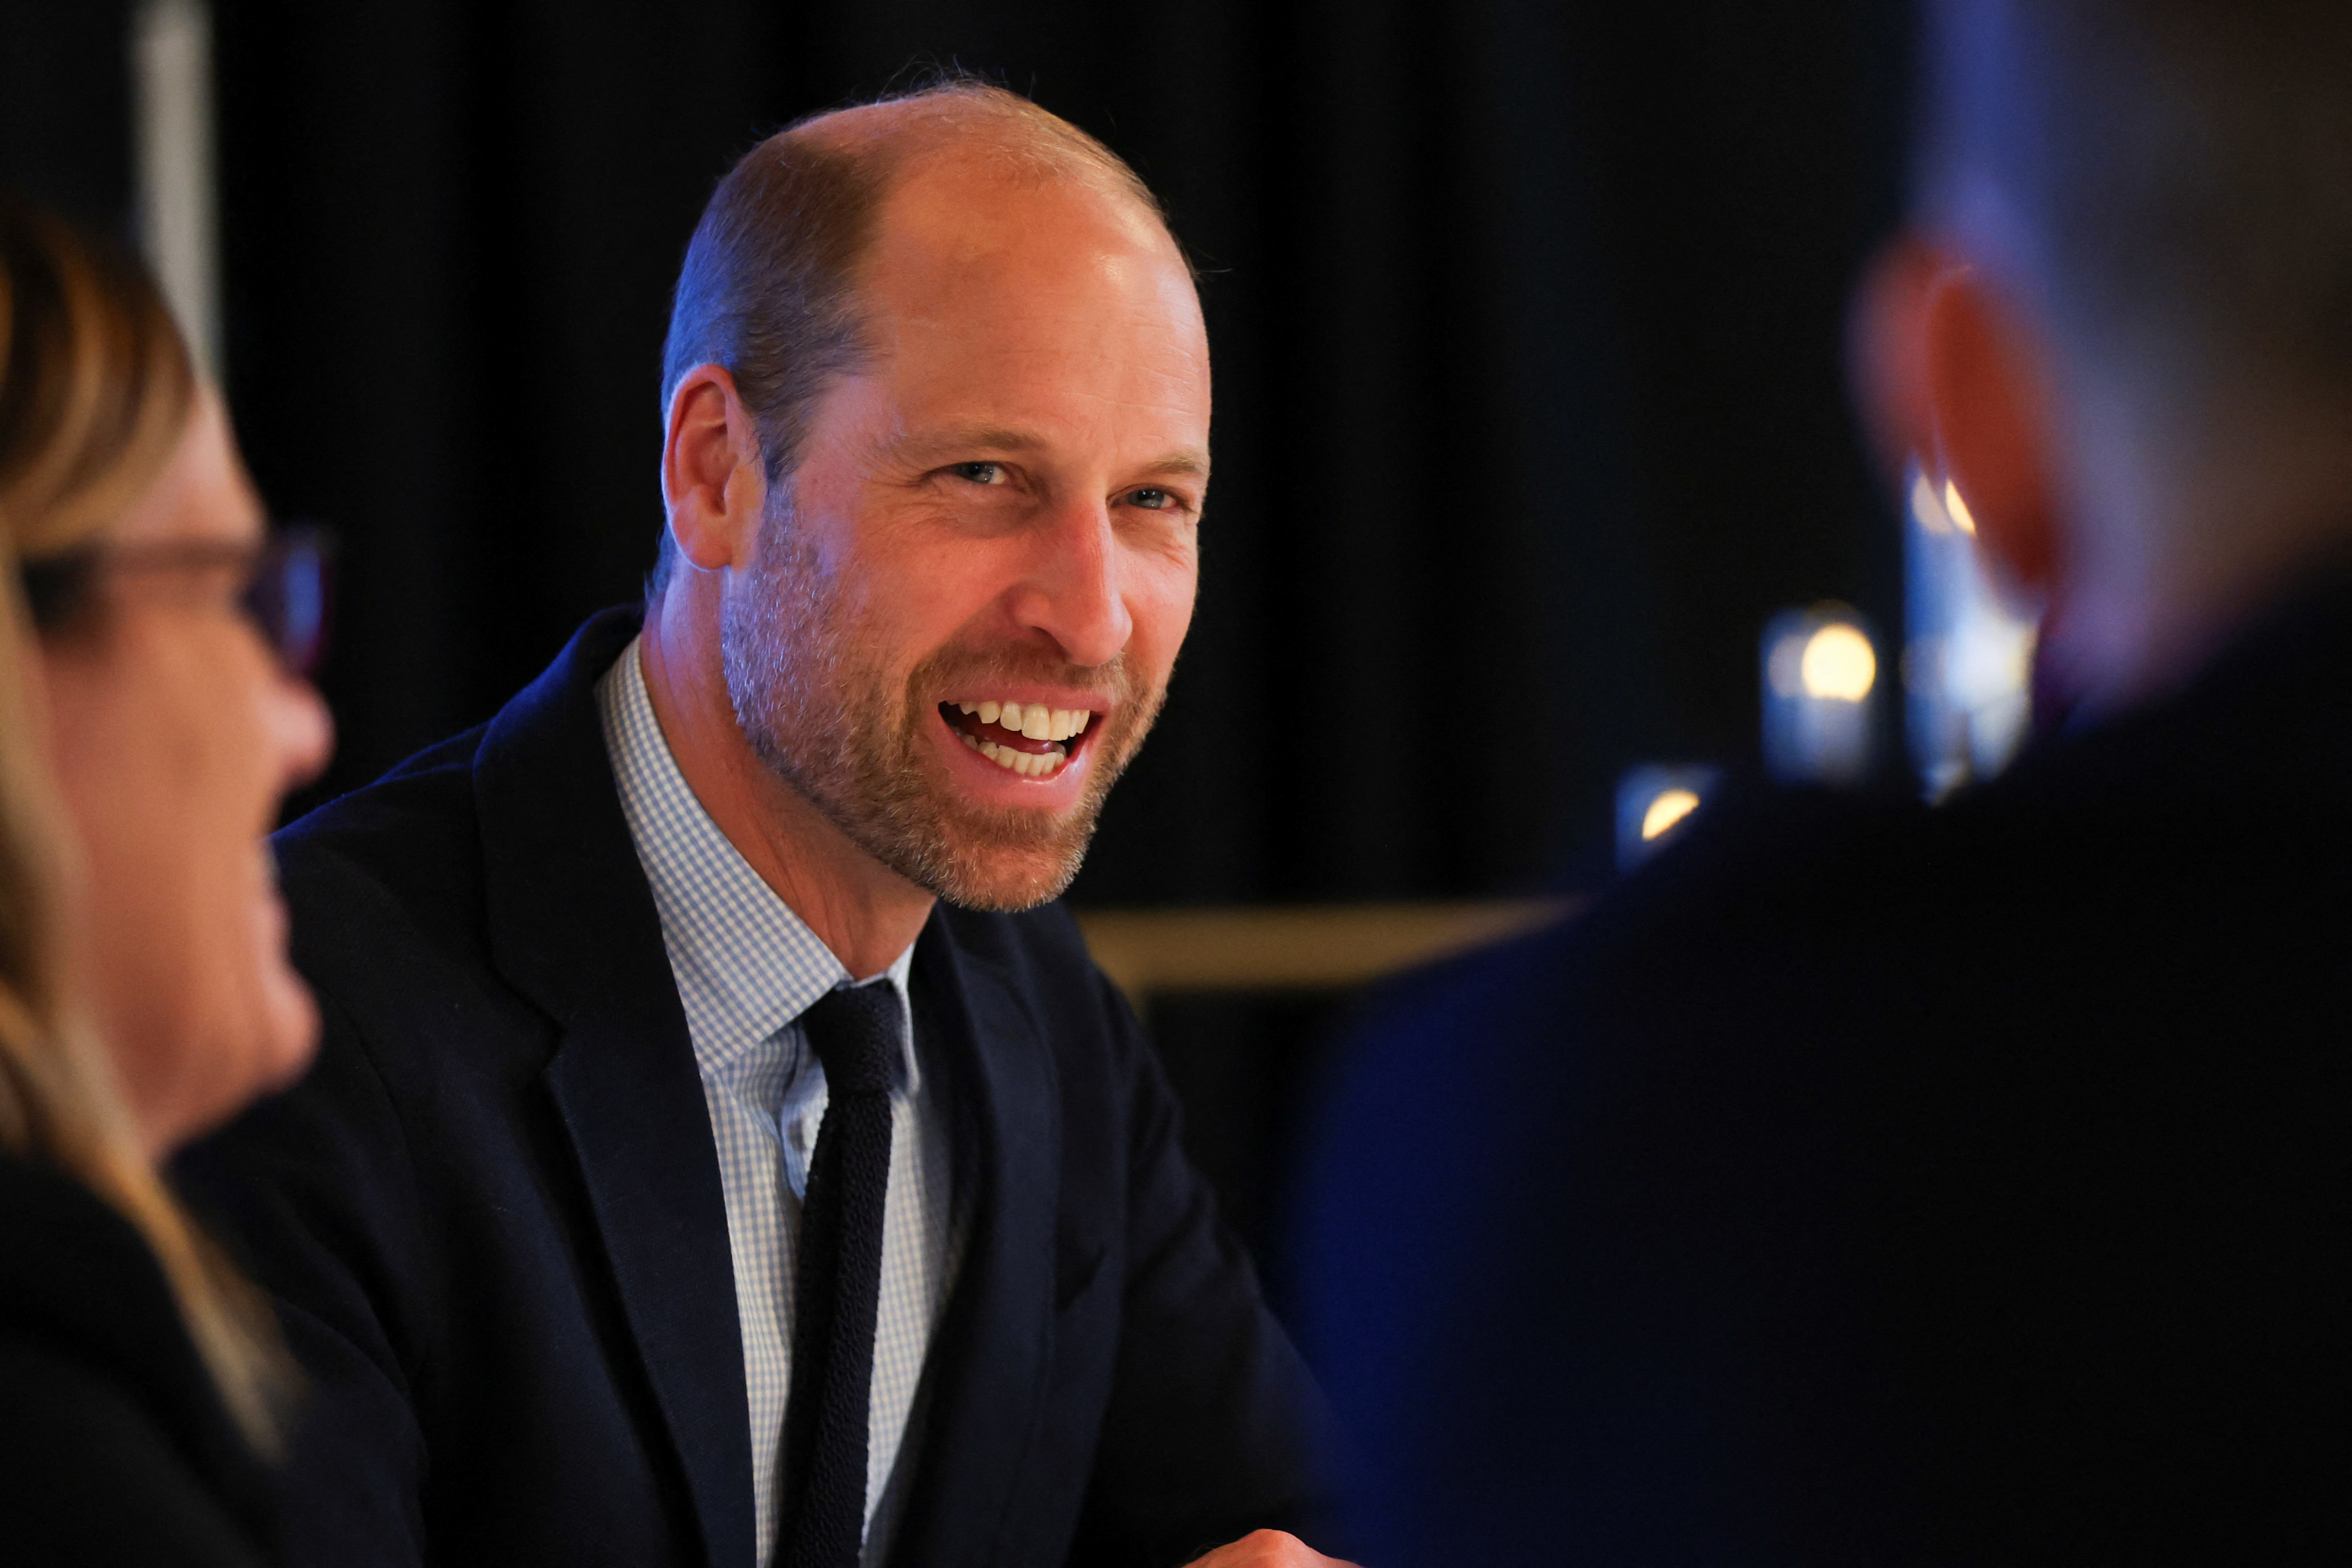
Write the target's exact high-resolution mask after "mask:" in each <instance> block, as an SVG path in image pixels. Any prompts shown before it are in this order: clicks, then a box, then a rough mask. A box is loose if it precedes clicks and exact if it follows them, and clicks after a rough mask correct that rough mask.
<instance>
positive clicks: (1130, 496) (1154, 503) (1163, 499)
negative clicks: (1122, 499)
mask: <svg viewBox="0 0 2352 1568" xmlns="http://www.w3.org/2000/svg"><path fill="white" fill-rule="evenodd" d="M1127 504H1128V505H1129V506H1139V507H1141V508H1142V509H1143V510H1146V511H1166V510H1169V509H1170V508H1171V507H1173V506H1174V505H1175V504H1176V498H1175V497H1174V496H1173V495H1171V494H1170V493H1169V492H1168V491H1166V490H1162V489H1151V488H1150V487H1149V486H1147V487H1146V488H1144V489H1139V490H1129V491H1128V492H1127Z"/></svg>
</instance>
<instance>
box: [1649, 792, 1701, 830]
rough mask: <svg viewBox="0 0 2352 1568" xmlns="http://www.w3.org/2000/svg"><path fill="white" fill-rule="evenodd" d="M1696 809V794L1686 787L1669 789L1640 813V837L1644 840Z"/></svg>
mask: <svg viewBox="0 0 2352 1568" xmlns="http://www.w3.org/2000/svg"><path fill="white" fill-rule="evenodd" d="M1697 809H1698V796H1697V795H1695V794H1693V793H1692V792H1691V791H1689V790H1686V789H1670V790H1667V791H1666V792H1665V793H1664V794H1663V795H1659V796H1658V798H1657V799H1655V800H1654V801H1652V802H1651V803H1650V809H1649V810H1647V811H1645V812H1643V814H1642V837H1643V840H1644V841H1645V842H1646V841H1647V840H1649V839H1653V838H1655V837H1658V835H1660V834H1661V833H1664V832H1665V831H1666V830H1667V829H1668V828H1670V827H1672V826H1674V825H1675V823H1677V822H1680V821H1681V820H1682V819H1683V818H1684V817H1685V816H1689V815H1690V814H1691V813H1692V812H1694V811H1696V810H1697Z"/></svg>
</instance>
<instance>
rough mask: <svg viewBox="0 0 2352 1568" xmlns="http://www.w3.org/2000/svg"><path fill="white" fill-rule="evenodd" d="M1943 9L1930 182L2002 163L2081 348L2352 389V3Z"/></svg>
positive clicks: (1932, 34) (2104, 3) (1936, 6)
mask: <svg viewBox="0 0 2352 1568" xmlns="http://www.w3.org/2000/svg"><path fill="white" fill-rule="evenodd" d="M1928 16H1929V20H1930V24H1931V25H1930V26H1929V27H1928V28H1927V35H1926V40H1925V42H1926V48H1925V54H1924V58H1923V60H1922V65H1923V68H1924V73H1925V75H1926V78H1927V89H1928V91H1927V98H1926V104H1927V125H1926V132H1927V133H1926V135H1925V136H1924V137H1923V139H1922V144H1923V150H1924V157H1925V160H1926V163H1925V166H1924V168H1923V176H1924V179H1925V183H1926V184H1927V186H1928V187H1929V188H1928V189H1927V191H1926V192H1925V193H1923V194H1925V195H1927V196H1928V197H1929V199H1930V200H1931V201H1932V200H1933V199H1934V198H1935V197H1936V196H1937V195H1939V194H1942V193H1941V191H1940V190H1939V189H1938V188H1937V187H1939V186H1940V185H1941V184H1943V183H1944V182H1947V181H1948V180H1949V179H1950V178H1951V176H1952V175H1953V174H1955V173H1958V172H1962V171H1966V172H1969V173H1972V174H1979V175H1981V176H1983V177H1986V178H1988V179H1990V182H1991V184H1993V185H1994V186H1995V187H1996V188H1997V189H1998V190H1999V191H2000V194H2001V195H2002V196H2003V197H2004V198H2005V200H2006V201H2007V202H2008V203H2009V205H2011V208H2012V209H2013V210H2014V212H2015V213H2016V215H2017V216H2018V217H2019V218H2020V219H2021V222H2022V224H2023V226H2024V227H2025V229H2026V231H2027V242H2028V244H2029V245H2031V246H2032V247H2033V249H2034V251H2035V252H2036V254H2035V255H2033V256H2032V258H2030V264H2031V265H2032V267H2033V268H2034V270H2035V271H2036V272H2037V274H2038V276H2037V278H2036V279H2035V280H2036V282H2037V283H2038V284H2039V285H2040V287H2041V288H2042V290H2043V291H2044V293H2045V295H2046V298H2047V301H2048V305H2049V308H2050V310H2051V311H2052V313H2053V328H2054V329H2055V330H2056V331H2057V332H2058V333H2059V335H2060V338H2061V341H2062V342H2067V343H2069V344H2070V345H2071V346H2072V347H2074V349H2075V350H2076V351H2077V352H2079V353H2084V354H2087V355H2090V356H2094V357H2095V360H2096V361H2097V362H2099V363H2113V362H2123V363H2118V365H2117V368H2127V369H2134V370H2137V369H2141V368H2146V366H2145V365H2144V364H2141V363H2132V362H2146V361H2153V362H2154V363H2156V364H2158V365H2160V366H2161V367H2162V368H2163V371H2164V374H2181V373H2183V372H2185V373H2186V374H2189V375H2190V376H2193V377H2202V378H2208V379H2210V378H2211V377H2212V376H2214V375H2216V374H2222V375H2230V376H2245V375H2252V377H2255V378H2258V379H2262V380H2269V381H2276V380H2279V379H2281V378H2285V379H2287V380H2290V381H2292V382H2293V383H2294V384H2296V386H2297V387H2298V388H2300V389H2305V390H2307V389H2312V388H2316V389H2318V390H2321V391H2323V392H2326V393H2329V394H2334V393H2352V5H2347V4H2346V3H2345V0H1929V4H1928ZM2189 390H2195V389H2194V388H2190V389H2189Z"/></svg>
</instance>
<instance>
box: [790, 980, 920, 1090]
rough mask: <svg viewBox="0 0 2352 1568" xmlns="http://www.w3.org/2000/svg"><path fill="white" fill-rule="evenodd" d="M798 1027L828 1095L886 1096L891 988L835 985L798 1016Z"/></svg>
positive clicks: (894, 999)
mask: <svg viewBox="0 0 2352 1568" xmlns="http://www.w3.org/2000/svg"><path fill="white" fill-rule="evenodd" d="M801 1027H802V1028H803V1030H804V1031H806V1033H807V1035H808V1042H809V1048H810V1049H811V1050H814V1052H816V1059H817V1060H818V1061H820V1062H823V1063H824V1083H825V1092H826V1093H827V1094H828V1095H832V1096H835V1097H839V1096H842V1095H851V1094H887V1093H889V1092H890V1063H891V1059H892V1058H895V1057H896V1056H897V1055H898V1044H899V1041H898V988H897V987H896V986H893V985H891V984H889V983H888V982H887V981H886V982H883V983H881V984H874V985H837V986H835V988H834V989H832V990H830V991H828V992H826V993H825V994H824V995H822V996H820V997H818V998H817V999H816V1001H815V1002H814V1004H813V1005H811V1006H810V1008H809V1010H808V1011H807V1012H805V1013H803V1014H802V1015H801Z"/></svg>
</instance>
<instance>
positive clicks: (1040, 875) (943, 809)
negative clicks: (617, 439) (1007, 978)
mask: <svg viewBox="0 0 2352 1568" xmlns="http://www.w3.org/2000/svg"><path fill="white" fill-rule="evenodd" d="M777 501H778V502H780V503H782V504H772V507H771V510H770V512H769V515H768V517H767V518H766V519H765V520H764V521H762V523H761V540H760V549H759V553H758V557H757V559H756V561H755V563H753V565H752V566H751V568H750V569H749V571H748V572H747V573H746V574H745V577H746V581H745V582H744V583H743V584H741V587H740V591H738V592H735V593H732V594H730V595H728V596H727V598H726V600H725V608H724V610H723V611H722V614H721V617H720V622H719V658H720V663H721V666H722V668H723V669H724V671H725V675H726V679H727V697H728V701H729V704H730V706H731V707H732V708H733V709H734V712H735V721H736V723H737V725H738V726H739V727H740V729H741V730H742V732H743V736H744V739H745V740H746V741H747V742H750V744H751V750H752V752H753V753H754V754H755V755H756V756H758V757H759V759H760V761H761V763H764V764H765V765H766V766H767V767H768V769H769V770H770V771H771V772H772V773H774V774H775V775H776V776H777V777H778V778H779V779H781V780H782V781H783V782H784V783H785V784H787V785H789V786H790V787H791V788H792V789H793V791H794V792H795V793H797V794H798V795H800V796H801V797H802V798H803V799H804V800H806V801H807V802H808V803H809V804H810V805H813V806H814V807H815V808H816V809H817V811H818V812H819V813H821V814H822V815H823V816H824V817H825V818H826V820H828V821H829V822H831V823H832V824H833V825H834V826H835V827H836V828H838V829H839V830H840V831H841V833H842V835H843V836H844V837H846V838H848V839H849V841H850V842H851V843H853V844H855V845H856V846H857V847H858V848H860V849H861V850H863V851H865V852H866V854H867V855H869V856H871V857H873V858H875V859H876V860H877V861H879V862H881V864H883V865H884V866H887V867H888V868H890V869H891V870H892V871H895V872H896V873H898V875H899V876H901V877H903V878H905V879H907V880H908V881H909V882H912V883H914V884H915V885H916V886H917V887H919V888H922V889H925V890H926V891H928V892H930V893H931V894H933V895H935V896H936V897H939V898H942V899H945V900H948V901H949V902H950V903H953V904H960V905H962V906H964V907H966V908H970V909H985V910H1025V909H1033V908H1034V907H1035V906H1037V905H1039V904H1042V903H1045V902H1047V901H1048V900H1053V899H1055V898H1058V897H1060V896H1061V894H1062V892H1063V890H1064V889H1066V888H1067V887H1068V886H1069V885H1070V881H1071V879H1073V878H1074V877H1076V875H1077V873H1078V868H1079V866H1080V865H1081V864H1082V863H1083V862H1084V860H1085V858H1086V848H1087V843H1088V842H1089V841H1090V840H1091V839H1092V837H1094V828H1095V823H1096V820H1097V817H1098V816H1099V815H1100V812H1101V808H1102V802H1103V800H1104V798H1105V797H1106V796H1107V795H1108V794H1109V792H1110V786H1111V784H1113V783H1114V782H1115V781H1116V779H1117V777H1118V773H1120V772H1121V771H1123V770H1124V768H1125V765H1126V763H1127V762H1128V760H1129V758H1131V757H1132V756H1133V754H1134V751H1135V748H1136V746H1137V745H1138V744H1139V743H1140V742H1141V738H1142V733H1143V731H1146V730H1148V729H1149V728H1150V723H1151V721H1152V719H1153V718H1154V717H1156V715H1157V713H1158V710H1159V706H1160V700H1159V694H1158V693H1153V694H1152V695H1151V697H1150V700H1149V701H1148V702H1138V701H1136V700H1133V694H1132V693H1131V692H1129V690H1128V689H1127V687H1128V682H1127V681H1126V680H1125V679H1124V672H1123V670H1116V669H1115V670H1114V671H1113V679H1115V680H1116V682H1117V688H1118V697H1119V699H1120V700H1119V702H1118V707H1117V709H1116V713H1117V715H1118V720H1119V722H1118V724H1117V725H1116V729H1115V732H1112V733H1106V734H1105V735H1104V736H1103V737H1102V739H1101V741H1100V742H1097V748H1096V749H1097V756H1096V757H1095V759H1094V760H1093V763H1092V765H1093V767H1094V770H1095V772H1094V774H1093V776H1092V777H1091V778H1090V779H1089V780H1088V788H1087V795H1086V796H1085V798H1084V799H1083V800H1082V801H1081V802H1080V803H1079V805H1077V807H1076V809H1075V810H1074V811H1072V812H1071V813H1069V814H1067V815H1066V816H1063V817H1061V818H1058V819H1055V818H1047V817H1045V816H1040V815H1039V814H1037V813H1034V812H1025V811H1021V810H1018V809H1013V808H1003V807H982V806H979V805H974V804H972V803H971V802H969V801H966V800H962V799H961V798H959V797H958V796H957V795H955V793H954V786H953V785H952V784H950V783H949V782H948V781H947V780H946V779H945V778H944V777H939V776H936V775H937V773H938V770H937V766H936V764H935V763H933V761H932V760H931V759H930V758H929V756H928V755H927V754H926V752H925V749H924V747H923V745H922V740H921V731H920V726H921V725H922V724H923V723H924V721H926V720H927V719H929V717H930V714H929V711H928V710H927V705H925V704H924V703H922V702H921V701H920V700H919V698H917V697H916V696H915V695H914V693H916V692H919V691H922V690H926V689H929V688H930V686H931V682H930V681H929V679H926V677H927V675H929V674H930V673H931V669H932V666H933V664H934V663H953V664H955V665H956V666H957V667H959V668H961V667H963V666H968V665H975V664H978V665H984V666H993V665H997V664H1000V663H1006V662H1012V663H1018V662H1020V661H1006V660H995V659H984V658H983V659H975V658H971V656H964V657H963V658H952V657H951V656H949V655H946V654H943V655H941V656H940V657H939V658H937V659H936V660H932V661H926V664H925V666H924V667H922V668H918V670H917V671H916V672H915V675H914V679H912V680H911V681H910V683H909V688H910V689H908V690H903V691H893V690H891V689H889V684H888V680H887V676H886V675H885V673H884V672H883V670H882V669H881V668H879V667H878V666H877V664H876V663H875V662H874V661H872V660H870V659H866V658H861V657H860V655H859V643H858V635H857V634H858V630H859V628H858V626H857V625H856V621H855V618H854V616H853V615H852V614H851V612H850V608H849V605H848V604H847V603H846V600H847V595H845V593H843V592H842V591H841V585H840V584H831V583H827V582H825V581H824V580H823V578H822V576H821V574H820V570H819V565H818V562H817V559H816V555H815V552H814V551H813V550H810V549H809V548H808V547H807V545H806V544H805V542H803V540H802V539H801V537H800V532H799V530H798V528H797V527H796V526H795V524H794V521H793V516H792V513H791V510H790V506H789V502H788V501H786V500H784V497H783V495H782V492H780V493H779V495H778V497H777ZM1065 668H1066V667H1061V668H1056V669H1055V671H1054V673H1055V675H1057V676H1059V675H1061V674H1062V673H1063V670H1064V669H1065ZM1003 673H1007V674H1021V675H1031V674H1035V673H1038V672H1037V670H1036V669H1035V668H1034V660H1032V661H1029V664H1028V666H1027V667H1025V668H1019V669H1017V670H1012V669H1008V670H1005V671H1003ZM1097 684H1099V681H1098V680H1097Z"/></svg>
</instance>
